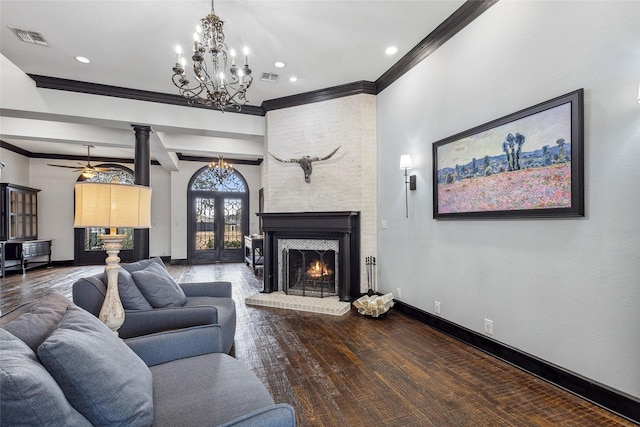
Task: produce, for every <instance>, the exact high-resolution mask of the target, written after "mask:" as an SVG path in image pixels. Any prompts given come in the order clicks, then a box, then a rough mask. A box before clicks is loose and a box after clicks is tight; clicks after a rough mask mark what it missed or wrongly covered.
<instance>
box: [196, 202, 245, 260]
mask: <svg viewBox="0 0 640 427" xmlns="http://www.w3.org/2000/svg"><path fill="white" fill-rule="evenodd" d="M189 198H190V200H189V208H190V209H189V212H190V218H189V239H188V240H189V242H188V245H189V250H188V260H187V261H188V263H189V264H211V263H216V262H242V261H243V260H244V250H243V244H244V234H246V233H247V223H248V218H247V215H246V213H245V212H246V209H245V205H246V200H247V199H246V195H245V194H230V193H222V192H208V191H207V192H201V191H197V192H195V191H193V192H191V193H190V197H189Z"/></svg>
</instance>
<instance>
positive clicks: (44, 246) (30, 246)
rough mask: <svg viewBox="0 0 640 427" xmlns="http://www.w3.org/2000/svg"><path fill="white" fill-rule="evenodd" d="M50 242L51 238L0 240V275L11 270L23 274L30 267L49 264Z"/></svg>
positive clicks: (2, 275)
mask: <svg viewBox="0 0 640 427" xmlns="http://www.w3.org/2000/svg"><path fill="white" fill-rule="evenodd" d="M51 243H52V241H51V240H29V241H25V242H17V241H13V242H11V241H8V242H0V245H1V246H2V250H1V251H0V260H1V262H0V276H1V277H4V275H5V272H6V271H11V270H20V271H21V272H22V273H23V274H24V273H25V272H26V271H27V270H28V269H30V268H35V267H40V266H43V265H46V266H51V246H52V245H51Z"/></svg>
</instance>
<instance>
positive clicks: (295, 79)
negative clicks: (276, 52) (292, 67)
mask: <svg viewBox="0 0 640 427" xmlns="http://www.w3.org/2000/svg"><path fill="white" fill-rule="evenodd" d="M289 81H290V82H297V81H298V78H297V77H296V76H291V77H289Z"/></svg>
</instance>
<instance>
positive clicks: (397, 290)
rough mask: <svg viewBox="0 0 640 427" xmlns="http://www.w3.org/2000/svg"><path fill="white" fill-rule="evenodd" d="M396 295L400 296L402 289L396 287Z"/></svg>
mask: <svg viewBox="0 0 640 427" xmlns="http://www.w3.org/2000/svg"><path fill="white" fill-rule="evenodd" d="M396 297H398V298H402V289H400V288H396Z"/></svg>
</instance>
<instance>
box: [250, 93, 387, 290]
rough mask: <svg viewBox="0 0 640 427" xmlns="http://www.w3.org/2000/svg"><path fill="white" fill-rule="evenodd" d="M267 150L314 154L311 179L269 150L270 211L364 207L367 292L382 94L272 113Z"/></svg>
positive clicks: (294, 155) (284, 156) (267, 199)
mask: <svg viewBox="0 0 640 427" xmlns="http://www.w3.org/2000/svg"><path fill="white" fill-rule="evenodd" d="M266 123H267V132H266V150H267V151H268V152H269V153H272V154H273V155H275V156H277V157H279V158H281V159H284V160H289V159H299V158H301V157H303V156H306V155H309V156H311V157H324V156H326V155H328V154H329V153H331V152H332V151H333V150H334V149H335V148H336V147H338V146H341V147H340V149H339V150H338V152H337V153H336V154H334V156H333V157H332V158H330V159H328V160H323V161H318V162H313V171H312V173H311V182H310V183H306V182H305V180H304V172H303V170H302V168H301V167H300V165H299V164H297V163H280V162H278V161H277V160H275V159H273V158H272V157H271V156H270V155H269V154H266V155H265V160H264V167H263V177H262V182H263V187H264V210H265V212H321V211H359V212H360V227H361V246H360V256H361V258H362V259H361V260H360V263H361V271H360V277H361V284H360V289H361V290H362V291H363V292H364V291H366V290H367V276H366V270H365V268H366V267H365V263H364V258H365V257H367V256H376V254H377V239H376V204H377V200H376V194H377V191H376V185H377V184H376V165H377V158H376V156H377V135H376V127H377V124H376V98H375V96H374V95H364V94H362V95H354V96H349V97H344V98H338V99H333V100H329V101H322V102H316V103H313V104H306V105H302V106H297V107H290V108H283V109H280V110H274V111H270V112H268V113H267V120H266Z"/></svg>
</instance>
